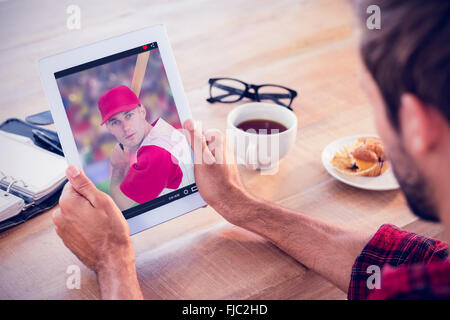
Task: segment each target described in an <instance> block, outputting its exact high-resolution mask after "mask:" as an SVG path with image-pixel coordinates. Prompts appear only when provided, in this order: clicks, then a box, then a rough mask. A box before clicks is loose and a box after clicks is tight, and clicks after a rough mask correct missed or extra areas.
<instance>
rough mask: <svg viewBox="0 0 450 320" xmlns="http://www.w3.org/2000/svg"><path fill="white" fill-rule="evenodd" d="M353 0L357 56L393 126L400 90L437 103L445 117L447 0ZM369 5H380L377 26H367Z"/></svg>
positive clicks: (448, 103)
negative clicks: (359, 30) (357, 22)
mask: <svg viewBox="0 0 450 320" xmlns="http://www.w3.org/2000/svg"><path fill="white" fill-rule="evenodd" d="M356 1H357V11H358V16H359V17H360V19H361V22H362V26H361V28H362V39H361V55H362V59H363V61H364V64H365V65H366V68H367V69H368V71H369V73H370V74H371V75H372V77H373V78H374V80H375V82H376V83H377V85H378V87H379V89H380V91H381V94H382V95H383V98H384V102H385V104H386V107H387V109H388V115H389V117H390V120H391V121H392V123H393V124H394V126H395V127H396V128H398V126H399V121H398V110H399V106H400V103H401V102H400V98H401V96H402V94H403V93H412V94H414V95H415V96H417V97H418V98H419V99H420V100H422V101H423V102H424V103H426V104H428V105H430V106H431V107H435V108H437V109H438V110H439V111H440V112H441V113H442V115H443V116H444V117H446V118H447V120H448V122H449V123H450V1H449V0H356ZM370 5H377V6H378V7H379V8H380V11H381V26H380V27H381V29H379V30H377V29H374V30H369V29H368V28H367V26H366V20H367V18H368V17H369V16H370V14H368V13H367V12H366V10H367V8H368V7H369V6H370Z"/></svg>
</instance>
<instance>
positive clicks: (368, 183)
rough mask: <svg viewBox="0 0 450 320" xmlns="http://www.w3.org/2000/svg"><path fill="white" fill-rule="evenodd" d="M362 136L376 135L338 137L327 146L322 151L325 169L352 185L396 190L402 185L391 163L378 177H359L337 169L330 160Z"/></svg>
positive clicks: (370, 135)
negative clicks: (396, 177)
mask: <svg viewBox="0 0 450 320" xmlns="http://www.w3.org/2000/svg"><path fill="white" fill-rule="evenodd" d="M361 137H376V136H375V135H373V134H360V135H356V136H350V137H344V138H341V139H338V140H336V141H333V142H332V143H330V144H329V145H327V146H326V147H325V149H323V151H322V164H323V166H324V167H325V169H326V170H327V171H328V173H329V174H331V175H332V176H333V177H334V178H336V179H338V180H339V181H341V182H343V183H346V184H348V185H351V186H353V187H356V188H361V189H366V190H375V191H386V190H395V189H398V188H399V187H400V186H399V184H398V182H397V179H395V176H394V173H393V172H392V166H391V165H390V166H389V168H388V169H387V170H386V171H385V172H384V173H383V174H382V175H381V176H378V177H359V176H353V175H350V174H348V175H347V174H345V173H342V172H340V171H338V170H337V169H335V168H334V167H333V166H332V165H331V164H330V161H331V159H332V158H333V156H334V154H335V153H336V152H337V151H339V150H341V149H342V148H343V147H345V146H347V145H349V144H351V143H352V142H353V141H355V140H356V139H358V138H361Z"/></svg>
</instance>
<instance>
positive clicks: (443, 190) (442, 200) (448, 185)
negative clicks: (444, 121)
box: [430, 147, 450, 241]
mask: <svg viewBox="0 0 450 320" xmlns="http://www.w3.org/2000/svg"><path fill="white" fill-rule="evenodd" d="M444 148H445V150H444V151H443V153H442V154H443V156H442V154H441V156H440V157H439V158H438V157H436V158H435V161H434V163H430V166H431V167H433V168H434V171H435V172H434V174H433V178H432V179H433V185H434V186H435V187H434V188H433V193H434V195H435V201H436V205H437V210H438V211H439V217H440V220H441V222H442V224H443V225H444V228H445V233H446V237H447V239H446V240H447V241H450V196H449V195H450V161H449V159H450V148H448V147H444Z"/></svg>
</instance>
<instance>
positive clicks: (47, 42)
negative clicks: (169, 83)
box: [0, 0, 443, 299]
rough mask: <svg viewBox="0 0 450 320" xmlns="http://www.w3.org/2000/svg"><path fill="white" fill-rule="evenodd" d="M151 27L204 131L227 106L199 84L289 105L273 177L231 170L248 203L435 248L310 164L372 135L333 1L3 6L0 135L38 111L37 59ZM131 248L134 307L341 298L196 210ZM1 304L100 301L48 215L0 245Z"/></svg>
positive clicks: (398, 202)
mask: <svg viewBox="0 0 450 320" xmlns="http://www.w3.org/2000/svg"><path fill="white" fill-rule="evenodd" d="M70 4H77V5H78V6H79V7H80V8H81V29H80V30H68V29H67V27H66V19H67V17H68V14H67V13H66V8H67V6H68V5H70ZM157 23H164V24H165V25H166V27H167V30H168V34H169V38H170V40H171V44H172V47H173V50H174V54H175V58H176V60H177V64H178V67H179V70H180V74H181V78H182V80H183V84H184V87H185V90H186V94H187V97H188V100H189V103H190V106H191V109H192V114H193V116H194V118H196V119H198V120H201V121H203V125H204V127H205V128H219V129H221V130H224V129H225V128H226V122H225V119H226V116H227V113H228V112H230V111H231V110H232V109H233V108H234V107H235V106H236V105H238V104H234V105H233V104H232V105H227V104H212V105H211V104H208V103H207V102H206V100H205V99H206V98H207V97H208V79H209V78H210V77H220V76H229V77H234V78H238V79H241V80H243V81H246V82H249V83H255V84H263V83H276V84H280V85H284V86H287V87H290V88H293V89H295V90H297V91H298V93H299V96H298V97H297V98H296V99H295V100H294V103H293V108H294V111H295V113H296V115H297V117H298V120H299V123H298V125H299V126H298V128H299V129H298V135H297V141H296V144H295V146H294V148H293V149H292V150H291V152H290V153H289V154H288V155H287V156H286V157H285V158H284V159H283V160H282V162H281V164H280V168H279V172H278V173H277V174H276V175H274V176H264V175H260V174H258V172H255V171H249V170H247V169H245V168H240V172H241V175H242V177H243V180H244V182H245V184H246V186H247V187H248V189H249V190H250V192H252V193H254V194H256V195H258V196H259V197H261V198H264V199H267V200H270V201H275V202H277V203H279V204H280V205H282V206H285V207H287V208H291V209H294V210H298V211H301V212H304V213H306V214H308V215H311V216H314V217H318V218H321V219H324V220H326V221H329V222H330V223H334V224H337V225H347V226H353V227H357V228H361V229H366V230H370V231H373V232H375V231H376V230H377V228H378V227H379V226H380V225H381V224H383V223H393V224H396V225H398V226H400V227H406V228H407V229H411V230H413V231H415V230H417V231H418V232H421V233H425V234H427V235H429V236H436V237H442V236H443V234H442V227H441V226H440V225H436V224H429V223H423V222H419V221H417V219H416V218H415V217H414V216H413V215H412V214H411V213H410V212H409V210H408V208H407V206H406V204H405V200H404V198H403V196H402V194H401V193H400V192H399V191H392V192H370V191H364V190H359V189H355V188H352V187H349V186H347V185H344V184H342V183H340V182H338V181H336V180H335V179H333V178H332V177H331V176H330V175H328V174H327V172H326V171H325V169H324V168H323V166H322V164H321V160H320V155H321V152H322V149H323V148H324V147H325V146H326V145H327V144H328V143H330V142H331V141H333V140H335V139H338V138H340V137H343V136H347V135H354V134H360V133H375V128H374V121H373V120H374V119H373V115H372V109H371V107H370V104H369V101H368V100H367V98H366V97H365V96H364V94H363V92H362V91H361V89H360V88H359V86H358V76H357V74H358V70H357V68H358V63H357V62H358V49H357V32H356V30H355V28H354V26H355V24H356V22H355V21H354V20H353V14H352V8H351V6H350V5H349V4H348V2H347V1H345V0H314V1H313V0H311V1H308V0H304V1H303V0H277V1H273V0H229V1H225V0H179V1H164V0H152V1H143V0H127V1H118V0H109V1H88V0H77V1H66V0H61V1H55V0H53V1H50V0H41V1H31V0H21V1H12V0H7V1H2V2H0V32H1V34H0V35H1V42H0V65H1V68H0V83H1V89H0V93H1V94H0V121H4V120H6V119H8V118H11V117H17V118H21V119H24V118H25V116H27V115H29V114H33V113H36V112H40V111H43V110H46V109H48V107H47V102H46V99H45V96H44V92H43V89H42V86H41V83H40V80H39V76H38V70H37V62H38V60H39V59H40V58H43V57H45V56H48V55H51V54H55V53H58V52H61V51H65V50H68V49H72V48H76V47H79V46H81V45H85V44H89V43H91V42H94V41H99V40H102V39H105V38H107V37H111V36H114V35H119V34H123V33H126V32H129V31H132V30H135V29H139V28H142V27H146V26H150V25H153V24H157ZM243 102H245V101H243ZM243 102H241V103H243ZM50 128H51V127H50ZM3 152H5V150H3V151H2V153H3ZM299 232H301V230H299ZM132 241H133V244H134V247H135V251H136V264H137V271H138V277H139V280H140V283H141V286H142V289H143V292H144V296H145V298H147V299H345V298H346V295H345V293H343V292H342V291H340V290H339V289H337V288H336V287H334V286H333V285H332V284H331V283H329V282H328V281H327V280H326V279H324V278H322V277H321V276H319V275H317V274H315V273H314V272H312V271H311V270H308V269H306V268H305V267H304V266H302V265H301V264H300V263H298V262H297V261H295V260H294V259H292V258H291V257H289V256H288V255H286V254H285V253H284V252H282V251H281V250H279V249H278V248H277V247H275V246H274V245H272V244H271V243H269V242H267V241H266V240H264V239H262V238H261V237H259V236H257V235H255V234H252V233H250V232H247V231H245V230H243V229H240V228H238V227H235V226H232V225H230V224H228V223H227V222H226V221H225V220H224V219H222V218H221V217H220V216H219V215H218V214H217V213H216V212H215V211H214V210H213V209H211V208H209V207H208V208H204V209H199V210H196V211H194V212H192V213H189V214H187V215H184V216H182V217H180V218H178V219H175V220H172V221H170V222H167V223H164V224H162V225H159V226H157V227H155V228H152V229H150V230H147V231H144V232H142V233H139V234H137V235H135V236H133V237H132ZM74 264H75V265H78V266H80V268H81V289H79V290H77V289H73V290H69V289H67V287H66V280H67V278H68V276H69V275H68V274H67V273H66V270H67V268H68V266H70V265H74ZM0 298H2V299H97V298H99V290H98V287H97V283H96V279H95V275H94V274H93V273H92V272H91V271H89V270H88V269H87V268H85V267H84V266H83V265H82V264H81V263H80V262H79V261H78V260H77V258H76V257H75V256H74V255H72V254H71V253H70V251H69V250H68V249H66V248H65V246H64V245H63V244H62V242H61V240H60V239H59V238H58V237H57V235H56V233H55V231H54V226H53V224H52V220H51V211H49V212H46V213H43V214H42V215H40V216H38V217H36V218H34V219H32V220H30V221H28V222H26V223H24V224H22V225H20V226H18V227H16V228H13V229H11V230H9V231H7V232H4V233H2V234H0Z"/></svg>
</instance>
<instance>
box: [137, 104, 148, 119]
mask: <svg viewBox="0 0 450 320" xmlns="http://www.w3.org/2000/svg"><path fill="white" fill-rule="evenodd" d="M139 112H141V114H142V115H143V117H144V119H145V116H146V115H147V109H145V107H144V106H143V105H142V104H140V105H139Z"/></svg>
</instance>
